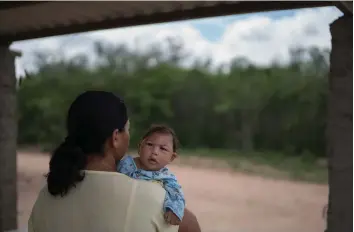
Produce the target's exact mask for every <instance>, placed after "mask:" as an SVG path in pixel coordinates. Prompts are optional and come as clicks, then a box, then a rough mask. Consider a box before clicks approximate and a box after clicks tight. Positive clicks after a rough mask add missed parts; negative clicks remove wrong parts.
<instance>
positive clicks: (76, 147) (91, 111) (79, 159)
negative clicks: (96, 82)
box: [47, 91, 128, 196]
mask: <svg viewBox="0 0 354 232" xmlns="http://www.w3.org/2000/svg"><path fill="white" fill-rule="evenodd" d="M127 121H128V115H127V109H126V106H125V104H124V102H123V100H121V99H120V98H119V97H117V96H116V95H114V94H113V93H110V92H104V91H87V92H84V93H82V94H81V95H79V96H78V97H77V98H76V99H75V101H74V102H73V103H72V104H71V106H70V109H69V112H68V115H67V119H66V127H67V128H66V129H67V137H66V138H65V140H64V142H62V143H61V144H60V145H59V147H57V148H56V149H55V150H54V152H53V154H52V157H51V160H50V162H49V172H48V174H47V185H48V191H49V193H50V194H51V195H53V196H58V195H60V196H64V195H65V194H67V193H68V191H69V190H70V188H72V187H75V186H76V184H77V183H78V182H80V181H82V180H83V179H84V173H83V172H82V170H83V169H85V167H86V164H87V157H88V155H91V154H97V155H100V154H101V155H102V154H103V145H104V143H105V142H106V140H107V139H108V138H109V137H110V136H111V135H112V133H113V131H114V130H116V129H118V130H119V131H124V127H125V124H126V122H127Z"/></svg>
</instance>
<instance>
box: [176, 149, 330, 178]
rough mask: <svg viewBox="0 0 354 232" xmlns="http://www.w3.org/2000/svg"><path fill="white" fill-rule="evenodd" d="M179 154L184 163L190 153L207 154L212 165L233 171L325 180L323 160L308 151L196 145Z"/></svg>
mask: <svg viewBox="0 0 354 232" xmlns="http://www.w3.org/2000/svg"><path fill="white" fill-rule="evenodd" d="M180 156H181V160H185V161H184V163H186V162H187V163H188V161H186V160H188V158H191V157H193V158H196V157H197V158H208V159H211V160H212V162H213V163H214V165H215V164H216V163H217V162H223V163H224V164H226V165H227V166H228V167H230V168H232V169H233V170H235V171H240V172H245V173H249V174H255V175H260V176H265V177H270V178H276V179H288V180H295V181H305V182H311V183H320V184H326V183H327V182H328V176H327V165H326V161H325V160H324V159H322V160H321V159H316V158H315V157H313V156H311V155H310V154H304V155H302V156H289V155H285V154H282V153H275V152H248V153H244V152H239V151H233V150H215V149H212V150H211V149H196V150H183V151H181V152H180ZM194 163H195V162H194Z"/></svg>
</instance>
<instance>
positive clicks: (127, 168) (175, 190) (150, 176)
mask: <svg viewBox="0 0 354 232" xmlns="http://www.w3.org/2000/svg"><path fill="white" fill-rule="evenodd" d="M117 170H118V172H120V173H122V174H125V175H127V176H129V177H131V178H134V179H139V180H147V181H157V182H160V183H161V184H162V185H163V187H164V189H165V190H166V196H165V201H164V206H163V210H164V212H166V211H167V210H171V211H172V212H173V213H174V214H176V216H177V217H178V218H179V219H180V220H182V218H183V215H184V207H185V200H184V194H183V192H182V188H181V186H180V185H179V184H178V182H177V178H176V176H175V175H173V174H172V173H171V172H170V171H169V170H168V168H167V167H164V168H162V169H161V170H159V171H147V170H142V169H138V168H137V166H136V164H135V162H134V159H133V157H131V156H125V157H123V159H122V160H121V161H120V162H119V164H118V167H117Z"/></svg>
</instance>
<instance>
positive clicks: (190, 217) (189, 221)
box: [178, 208, 201, 232]
mask: <svg viewBox="0 0 354 232" xmlns="http://www.w3.org/2000/svg"><path fill="white" fill-rule="evenodd" d="M178 232H201V229H200V226H199V223H198V220H197V217H196V216H195V215H194V214H193V213H192V212H191V211H189V210H188V209H187V208H186V209H185V210H184V216H183V219H182V222H181V224H180V226H179V229H178Z"/></svg>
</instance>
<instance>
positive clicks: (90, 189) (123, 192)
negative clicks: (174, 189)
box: [28, 171, 178, 232]
mask: <svg viewBox="0 0 354 232" xmlns="http://www.w3.org/2000/svg"><path fill="white" fill-rule="evenodd" d="M165 194H166V192H165V190H164V189H163V188H162V187H161V186H160V185H158V184H156V183H152V182H147V181H142V180H134V179H131V178H129V177H127V176H125V175H123V174H119V173H114V172H98V171H86V176H85V179H84V180H83V181H82V182H81V183H79V184H78V185H77V187H76V188H73V189H70V191H69V193H68V194H67V195H65V197H53V196H51V195H50V194H49V192H48V190H47V186H44V187H43V189H42V190H41V191H40V193H39V196H38V198H37V200H36V202H35V204H34V206H33V209H32V213H31V215H30V218H29V221H28V231H29V232H177V231H178V226H171V225H167V224H166V223H165V221H164V218H163V211H162V207H163V201H164V197H165Z"/></svg>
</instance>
